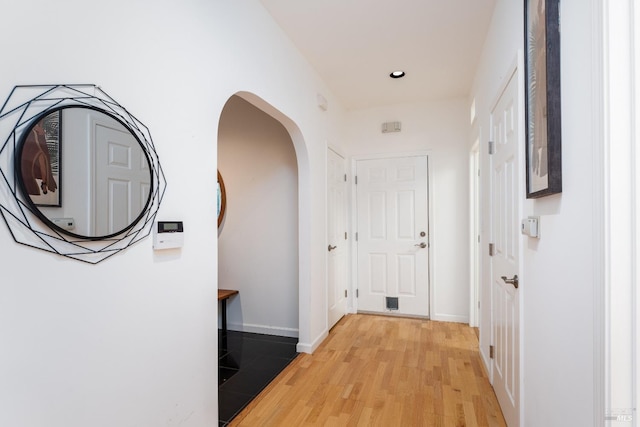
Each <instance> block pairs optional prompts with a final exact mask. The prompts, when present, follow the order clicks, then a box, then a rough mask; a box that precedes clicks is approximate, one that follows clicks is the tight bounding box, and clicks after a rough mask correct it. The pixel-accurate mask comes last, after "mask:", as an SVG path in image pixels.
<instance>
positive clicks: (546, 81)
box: [524, 0, 562, 199]
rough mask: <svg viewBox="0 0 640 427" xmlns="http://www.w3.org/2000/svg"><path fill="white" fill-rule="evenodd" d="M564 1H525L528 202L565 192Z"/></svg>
mask: <svg viewBox="0 0 640 427" xmlns="http://www.w3.org/2000/svg"><path fill="white" fill-rule="evenodd" d="M559 1H560V0H524V13H525V16H524V22H525V73H526V86H525V116H526V135H527V137H526V141H527V146H526V169H527V172H526V174H527V183H526V185H527V198H528V199H534V198H538V197H543V196H548V195H551V194H556V193H560V192H562V150H561V136H562V135H561V134H562V127H561V120H560V112H561V111H560V106H561V103H560V22H559V21H560V15H559Z"/></svg>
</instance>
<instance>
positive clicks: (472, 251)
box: [469, 135, 481, 327]
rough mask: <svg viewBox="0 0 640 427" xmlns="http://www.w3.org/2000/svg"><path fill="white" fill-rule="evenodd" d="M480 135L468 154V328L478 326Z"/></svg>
mask: <svg viewBox="0 0 640 427" xmlns="http://www.w3.org/2000/svg"><path fill="white" fill-rule="evenodd" d="M480 264H481V259H480V135H478V137H477V138H476V140H475V142H474V143H473V146H472V147H471V152H470V154H469V286H470V288H469V326H471V327H477V326H479V325H480V308H479V304H480Z"/></svg>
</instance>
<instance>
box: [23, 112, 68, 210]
mask: <svg viewBox="0 0 640 427" xmlns="http://www.w3.org/2000/svg"><path fill="white" fill-rule="evenodd" d="M61 135H62V112H61V110H57V111H54V112H51V113H48V114H46V115H44V116H40V117H38V119H37V121H36V122H35V123H34V124H33V125H32V126H31V127H30V128H29V129H28V130H27V132H26V133H25V136H24V139H23V142H22V147H21V148H20V153H19V154H20V156H19V158H20V169H21V173H22V183H23V185H24V189H25V192H26V193H27V194H28V195H29V197H30V198H31V202H32V203H33V204H34V205H35V206H45V207H62V195H61V193H62V185H61V184H62V182H61V181H62V180H61V177H62V161H61V160H62V144H61V142H62V141H61Z"/></svg>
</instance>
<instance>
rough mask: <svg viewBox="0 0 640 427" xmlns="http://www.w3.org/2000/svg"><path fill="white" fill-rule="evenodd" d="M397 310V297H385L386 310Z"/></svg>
mask: <svg viewBox="0 0 640 427" xmlns="http://www.w3.org/2000/svg"><path fill="white" fill-rule="evenodd" d="M397 309H398V297H387V310H397Z"/></svg>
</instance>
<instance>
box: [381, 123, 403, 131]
mask: <svg viewBox="0 0 640 427" xmlns="http://www.w3.org/2000/svg"><path fill="white" fill-rule="evenodd" d="M400 130H401V126H400V122H386V123H383V124H382V133H389V132H400Z"/></svg>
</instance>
